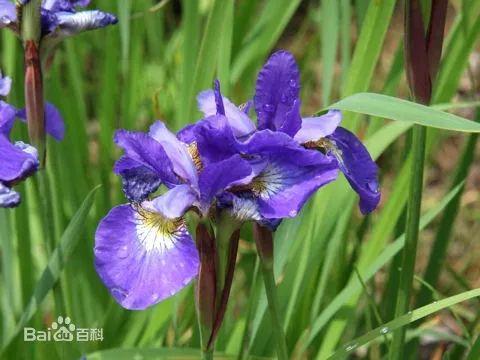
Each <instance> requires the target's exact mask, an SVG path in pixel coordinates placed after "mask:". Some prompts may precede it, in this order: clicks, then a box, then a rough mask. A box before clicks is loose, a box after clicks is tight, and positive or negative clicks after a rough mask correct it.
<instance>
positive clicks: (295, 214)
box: [288, 210, 298, 217]
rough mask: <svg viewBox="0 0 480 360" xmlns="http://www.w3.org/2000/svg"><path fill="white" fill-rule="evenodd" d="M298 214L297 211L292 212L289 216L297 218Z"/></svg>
mask: <svg viewBox="0 0 480 360" xmlns="http://www.w3.org/2000/svg"><path fill="white" fill-rule="evenodd" d="M297 214H298V211H297V210H292V211H290V212H289V213H288V215H290V216H291V217H294V216H297Z"/></svg>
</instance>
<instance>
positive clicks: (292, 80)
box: [288, 79, 297, 88]
mask: <svg viewBox="0 0 480 360" xmlns="http://www.w3.org/2000/svg"><path fill="white" fill-rule="evenodd" d="M288 85H290V87H292V88H294V87H297V80H295V79H290V81H289V82H288Z"/></svg>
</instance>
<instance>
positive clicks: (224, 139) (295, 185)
mask: <svg viewBox="0 0 480 360" xmlns="http://www.w3.org/2000/svg"><path fill="white" fill-rule="evenodd" d="M217 98H218V97H217ZM219 103H220V102H219ZM224 106H225V105H224ZM227 106H228V105H226V106H225V114H226V113H227V112H226V108H227ZM219 109H221V106H220V107H219ZM232 110H233V108H232ZM237 111H238V112H237V113H236V116H237V118H240V117H241V115H240V112H241V111H240V110H237ZM231 119H232V118H229V117H227V116H222V115H215V116H210V117H208V118H206V119H204V120H202V121H201V122H199V123H198V124H197V125H196V126H194V127H190V128H186V129H184V130H183V131H182V132H181V133H180V134H179V136H180V138H183V139H185V140H186V141H188V140H190V141H194V142H195V143H196V146H197V148H198V151H199V153H200V155H201V156H202V159H204V161H205V162H206V163H213V164H215V163H217V162H220V161H224V159H229V158H231V157H235V156H238V155H239V154H240V156H241V157H242V158H243V159H245V160H246V161H248V162H249V164H250V166H251V167H252V170H253V172H252V180H251V181H250V182H248V183H247V184H244V185H239V186H235V187H232V188H230V189H228V190H227V191H225V192H223V193H221V194H220V196H218V205H219V206H220V207H225V208H226V209H229V210H230V212H231V214H232V215H233V216H234V217H236V218H237V219H238V220H241V221H248V220H254V221H257V222H260V223H262V224H263V225H265V226H268V227H269V228H270V229H272V230H274V229H275V228H276V226H278V224H279V223H280V220H281V219H283V218H287V217H295V216H297V214H298V213H299V212H300V210H301V208H302V207H303V205H304V204H305V202H306V201H307V200H308V198H309V197H310V196H311V195H312V194H313V193H314V192H315V191H316V190H318V189H319V188H320V187H322V186H324V185H326V184H328V183H329V182H331V181H333V180H335V179H336V177H337V172H338V170H337V163H336V161H335V160H334V159H332V158H331V157H328V156H325V155H324V154H322V153H321V152H318V151H312V150H308V149H305V148H304V147H302V146H301V145H299V144H298V143H297V142H296V141H295V140H293V139H292V138H291V137H290V136H288V135H286V134H284V133H282V132H275V131H271V130H268V129H267V130H261V131H255V132H253V134H252V135H250V136H248V135H246V136H245V135H242V136H240V138H238V137H236V136H235V130H234V128H233V127H232V126H231V125H230V124H231ZM249 121H250V120H249ZM237 130H238V128H237ZM237 134H238V132H237Z"/></svg>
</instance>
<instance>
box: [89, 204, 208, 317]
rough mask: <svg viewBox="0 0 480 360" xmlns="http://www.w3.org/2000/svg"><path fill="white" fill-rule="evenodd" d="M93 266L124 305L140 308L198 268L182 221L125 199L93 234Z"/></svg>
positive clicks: (171, 292)
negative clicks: (166, 216)
mask: <svg viewBox="0 0 480 360" xmlns="http://www.w3.org/2000/svg"><path fill="white" fill-rule="evenodd" d="M94 253H95V267H96V270H97V273H98V274H99V276H100V278H101V279H102V281H103V282H104V284H105V285H106V286H107V288H108V289H109V291H110V293H111V294H112V296H113V297H114V298H115V299H116V301H117V302H118V303H119V304H120V305H122V306H123V307H124V308H127V309H132V310H142V309H145V308H147V307H149V306H152V305H154V304H156V303H158V302H160V301H162V300H164V299H166V298H168V297H170V296H172V295H174V294H175V293H177V292H178V291H180V290H181V289H182V288H184V287H185V286H186V285H187V284H188V283H189V282H190V281H191V280H192V279H193V278H194V277H195V276H197V273H198V265H199V260H198V253H197V249H196V247H195V244H194V242H193V240H192V238H191V237H190V234H189V233H188V231H187V228H186V226H185V224H184V223H183V222H182V221H180V220H178V219H175V220H170V219H166V218H164V217H162V216H161V215H160V214H158V213H154V212H149V211H146V210H142V209H138V211H137V210H135V209H134V208H132V207H131V206H129V205H121V206H118V207H115V208H113V209H112V210H111V211H110V213H109V214H108V215H107V216H106V217H105V218H104V219H103V220H102V221H101V223H100V225H99V227H98V229H97V232H96V234H95V251H94Z"/></svg>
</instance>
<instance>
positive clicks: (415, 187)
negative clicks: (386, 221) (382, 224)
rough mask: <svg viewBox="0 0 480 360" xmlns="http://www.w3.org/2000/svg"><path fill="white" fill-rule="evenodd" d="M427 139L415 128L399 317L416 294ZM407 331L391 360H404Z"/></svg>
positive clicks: (398, 334)
mask: <svg viewBox="0 0 480 360" xmlns="http://www.w3.org/2000/svg"><path fill="white" fill-rule="evenodd" d="M425 139H426V128H425V127H423V126H420V125H415V127H414V128H413V140H412V151H413V161H412V168H411V173H412V179H411V182H410V189H409V198H408V199H409V200H408V207H407V225H406V229H405V247H404V249H403V255H402V271H401V276H400V285H399V291H398V296H397V304H396V308H395V317H398V316H401V315H403V314H405V313H407V312H408V308H409V302H410V294H411V292H412V283H413V275H414V270H415V259H416V254H417V243H418V233H419V220H420V210H421V203H422V188H423V167H424V162H425ZM405 331H406V328H405V327H402V328H400V329H399V330H397V331H395V333H394V334H393V340H392V345H391V348H390V357H389V358H390V359H391V360H399V359H403V357H402V351H403V348H404V342H405Z"/></svg>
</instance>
